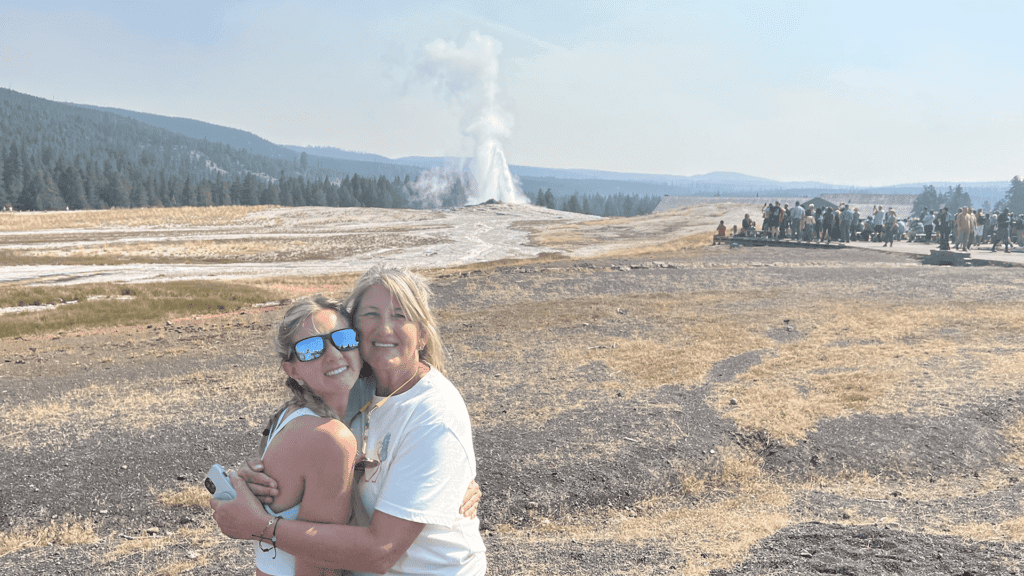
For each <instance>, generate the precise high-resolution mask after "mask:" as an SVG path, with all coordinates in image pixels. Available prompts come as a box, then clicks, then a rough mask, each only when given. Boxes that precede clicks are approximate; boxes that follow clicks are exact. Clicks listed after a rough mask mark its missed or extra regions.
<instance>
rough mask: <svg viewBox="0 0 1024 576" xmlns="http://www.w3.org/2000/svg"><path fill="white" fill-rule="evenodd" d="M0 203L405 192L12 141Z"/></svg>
mask: <svg viewBox="0 0 1024 576" xmlns="http://www.w3.org/2000/svg"><path fill="white" fill-rule="evenodd" d="M2 168H3V173H2V186H0V206H4V207H6V208H8V209H10V208H13V209H15V210H64V209H71V210H88V209H102V208H143V207H154V206H161V207H171V206H227V205H235V204H238V205H248V206H255V205H258V204H276V205H281V206H340V207H345V206H371V207H377V208H405V207H407V206H408V197H407V196H406V195H405V194H404V193H403V192H402V190H403V182H402V181H401V180H399V179H398V177H397V176H396V177H395V179H394V180H393V181H389V180H388V179H387V178H385V177H384V176H379V177H377V178H373V177H361V176H359V175H358V174H354V175H352V176H347V175H346V176H345V177H344V178H342V179H341V181H340V182H332V181H331V180H330V179H329V178H328V177H326V176H325V177H324V179H323V180H312V179H308V178H304V177H302V176H292V177H289V176H287V175H286V174H285V172H284V170H282V171H281V172H280V173H279V174H278V177H277V178H276V179H267V178H265V177H261V176H257V175H256V174H253V173H251V172H249V173H246V174H244V175H243V174H235V175H234V176H233V177H231V178H228V177H226V176H225V175H224V174H223V173H221V172H217V173H216V176H214V177H213V178H212V179H211V178H194V177H193V176H192V175H191V174H189V173H186V174H185V175H184V177H182V176H181V175H180V174H173V173H172V174H168V173H167V171H166V170H164V169H158V170H152V171H150V170H140V169H138V167H137V166H136V165H135V164H133V163H130V162H127V161H124V162H121V163H115V162H113V161H111V160H110V159H104V160H103V163H102V165H101V164H100V162H99V160H97V159H95V158H89V157H88V156H86V155H84V154H80V155H78V156H76V157H75V158H74V159H73V160H71V161H68V160H67V159H65V158H64V157H63V156H56V154H55V153H52V152H51V153H44V154H43V155H42V157H40V158H35V157H33V156H28V157H25V156H24V155H23V154H22V153H21V151H20V150H19V148H18V146H17V144H14V143H12V144H11V145H10V146H9V147H8V149H7V152H6V154H4V157H3V164H2Z"/></svg>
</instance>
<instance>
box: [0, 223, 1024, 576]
mask: <svg viewBox="0 0 1024 576" xmlns="http://www.w3.org/2000/svg"><path fill="white" fill-rule="evenodd" d="M736 209H737V207H730V206H721V207H714V208H709V209H707V210H705V211H704V212H701V213H699V214H695V213H693V212H690V213H686V214H688V215H686V214H683V215H681V214H680V213H669V214H666V215H663V216H661V217H659V215H653V216H647V217H643V218H638V219H612V220H596V221H592V222H568V223H566V222H558V221H555V220H551V221H530V222H527V223H525V224H522V225H521V226H522V229H523V230H527V231H528V232H529V233H530V234H531V236H530V238H531V241H532V242H533V243H534V245H535V246H534V247H535V248H537V249H538V250H539V251H542V252H545V255H544V256H543V257H541V258H537V259H533V260H523V261H514V262H513V261H503V262H495V263H476V264H473V265H468V266H458V267H440V268H424V269H423V272H424V274H426V275H427V276H428V277H430V278H432V283H433V287H434V290H435V302H434V306H435V308H436V309H437V311H438V316H439V319H440V322H441V324H442V325H441V333H442V334H443V336H444V338H445V343H446V346H447V348H448V352H449V363H450V369H449V372H450V373H449V376H450V378H451V380H452V381H453V382H454V383H455V384H456V386H457V387H458V388H459V389H460V390H461V392H462V394H463V396H464V397H465V399H466V403H467V405H468V407H469V410H470V415H471V417H472V419H473V426H474V442H475V447H476V453H477V460H478V470H479V475H478V480H479V482H480V484H481V486H482V488H483V491H484V499H483V502H482V504H481V508H480V516H481V519H482V527H483V529H484V535H485V542H486V543H487V545H488V561H489V565H490V569H489V573H491V574H502V575H504V574H509V575H512V574H538V575H546V574H551V575H568V574H572V575H589V574H598V573H600V574H627V575H639V574H682V575H701V576H704V575H715V576H726V575H728V576H739V575H743V574H762V575H763V574H778V575H782V574H857V575H862V574H863V575H874V574H921V575H958V576H959V575H964V574H1021V573H1022V571H1024V508H1022V503H1024V496H1022V494H1021V489H1022V486H1024V482H1022V481H1021V479H1022V478H1024V378H1022V376H1024V335H1022V332H1021V329H1020V327H1021V326H1024V306H1022V304H1024V276H1022V275H1021V269H1020V268H1019V267H995V266H985V267H966V268H951V267H938V266H923V265H921V264H920V263H919V262H918V261H917V260H915V259H913V258H912V257H909V256H906V255H899V254H889V253H883V252H875V251H864V250H813V249H787V248H773V247H761V248H737V249H731V248H729V247H728V246H723V245H719V246H710V245H709V244H710V233H707V232H705V233H701V234H694V233H693V232H692V224H689V225H688V224H687V223H688V222H691V223H692V221H693V220H696V219H701V222H704V221H706V220H713V221H714V223H716V224H717V219H720V218H721V216H719V214H725V213H726V212H728V211H730V210H736ZM739 209H740V210H742V207H740V208H739ZM197 217H198V216H197ZM210 217H211V218H212V216H210ZM223 217H224V218H234V217H239V218H244V217H250V216H247V215H246V214H242V215H239V216H230V215H224V216H223ZM139 219H140V220H139V221H140V225H144V224H142V222H143V221H144V216H139ZM76 226H80V227H81V228H82V229H87V228H88V226H87V225H86V224H80V225H76ZM118 226H120V225H118ZM161 226H163V225H161ZM687 226H691V227H690V228H688V227H687ZM701 226H703V223H702V224H701ZM100 228H102V226H100ZM165 228H166V226H165ZM368 233H369V234H372V233H373V232H372V231H371V232H368ZM252 241H253V242H258V241H259V239H258V238H254V239H252ZM574 246H575V247H579V248H581V249H582V248H585V249H586V253H585V254H576V253H575V252H574V251H571V250H570V249H571V248H572V247H574ZM602 248H603V249H602ZM559 250H570V251H568V252H563V253H562V254H561V255H559V254H557V252H558V251H559ZM574 254H575V255H574ZM147 257H149V256H141V255H133V256H131V259H135V258H137V259H139V260H140V261H141V260H144V259H145V258H147ZM368 264H369V261H368V262H367V265H368ZM355 278H356V274H353V273H345V274H330V275H321V276H301V277H287V276H278V277H273V278H262V279H253V280H250V281H244V282H243V281H240V280H237V279H235V280H233V281H232V282H234V283H241V284H243V285H244V286H245V287H246V289H247V290H249V291H251V292H246V294H247V296H245V298H244V300H245V302H244V305H242V304H243V303H240V304H239V306H238V307H236V308H232V307H231V306H226V305H225V304H223V303H222V304H218V305H217V306H222V309H217V307H216V306H214V307H213V309H212V310H210V309H203V310H196V311H195V312H193V313H189V312H187V311H185V312H180V311H179V312H175V311H174V310H187V309H184V308H182V309H169V310H168V311H166V312H164V316H161V317H159V318H158V319H153V318H151V317H146V319H145V320H143V321H140V322H131V321H130V319H131V317H129V318H127V319H125V318H122V319H121V321H119V322H113V321H102V322H98V323H96V324H95V325H90V324H89V321H88V320H85V319H83V320H81V321H80V324H82V325H83V326H88V327H82V328H74V327H71V328H64V329H59V328H40V329H38V330H32V329H30V328H29V327H28V326H29V325H30V324H31V323H32V322H31V321H25V322H23V323H24V324H25V326H26V328H25V329H24V331H23V332H22V333H20V334H19V335H13V336H10V337H6V338H3V339H2V342H3V360H4V362H3V364H2V365H0V409H2V411H3V414H4V418H3V420H0V464H2V469H3V470H4V472H3V476H2V478H3V485H4V486H7V487H8V488H7V489H6V490H3V491H0V529H2V533H0V573H2V574H17V575H22V574H24V575H27V574H40V573H47V574H64V573H67V574H71V573H75V574H81V573H89V574H111V575H117V576H121V575H135V574H165V575H177V574H182V575H206V574H250V573H252V557H251V548H249V547H248V546H247V545H246V544H245V543H239V542H236V541H231V540H229V539H227V538H225V537H223V536H221V535H220V534H219V532H217V530H216V526H215V524H214V523H213V522H212V519H211V515H210V510H209V508H208V506H207V503H206V496H205V493H204V490H203V489H202V488H201V484H200V482H201V481H202V479H203V476H204V474H205V471H206V469H207V468H208V467H209V465H210V464H211V463H213V462H221V463H223V464H225V465H235V464H237V463H239V462H240V461H241V460H242V459H243V458H245V457H247V456H249V455H251V453H252V451H253V448H254V446H255V444H256V442H257V440H258V434H259V431H260V430H261V429H262V427H263V424H264V422H263V421H264V419H265V418H266V416H267V415H268V414H269V411H270V410H271V409H272V408H273V407H274V406H276V404H277V403H279V402H280V401H281V400H282V399H283V398H284V394H283V387H282V385H281V383H280V379H279V377H278V372H279V368H278V366H277V365H276V363H275V362H274V361H273V360H272V358H271V349H270V332H271V330H272V327H273V324H274V322H276V321H277V320H278V319H279V318H280V317H281V315H282V314H283V311H284V307H283V306H280V305H273V304H271V303H268V302H263V303H262V305H259V306H253V305H252V304H258V303H260V302H261V301H262V300H263V299H267V300H270V301H271V302H273V301H276V300H277V299H288V298H295V297H298V296H302V295H304V294H310V293H315V292H327V293H330V294H344V293H345V292H346V291H347V290H348V289H349V287H350V286H351V285H352V283H353V282H354V280H355ZM17 288H18V289H19V290H29V291H31V290H32V288H31V287H27V286H18V287H17ZM90 289H92V290H94V291H96V292H97V293H99V292H103V291H104V290H107V291H111V290H114V289H111V288H109V287H92V288H90ZM206 289H207V288H202V290H206ZM5 290H6V291H7V292H5ZM13 290H14V287H12V286H7V287H4V286H2V285H0V306H2V305H4V301H3V299H4V298H7V297H8V296H6V295H7V294H13V292H12V291H13ZM39 290H42V288H40V289H39ZM210 290H212V288H210ZM136 292H137V293H138V294H143V295H144V296H143V298H144V299H160V298H161V296H160V295H161V294H163V293H162V292H159V291H152V292H145V291H144V290H143V289H142V287H137V288H136ZM238 292H239V294H242V291H241V289H239V290H238ZM19 294H21V293H19ZM21 297H22V298H24V296H21ZM44 299H45V298H44ZM222 301H223V300H219V301H218V302H222ZM101 302H103V303H104V304H103V305H105V306H108V307H110V309H112V310H116V308H115V307H116V306H118V305H119V304H118V301H117V300H115V299H108V300H103V301H101ZM53 313H54V312H53V311H52V310H41V311H37V312H29V313H25V314H21V315H19V316H25V315H26V314H27V315H28V317H29V318H32V317H33V316H31V315H38V316H35V318H37V320H36V323H37V324H39V325H41V326H42V325H43V324H45V323H44V322H43V320H41V319H39V318H41V317H42V315H46V314H53ZM136 313H137V312H133V313H132V314H136ZM138 313H140V314H141V312H138ZM97 314H98V313H97ZM129 316H130V315H129ZM10 318H13V316H4V317H3V321H5V322H6V321H8V320H9V319H10Z"/></svg>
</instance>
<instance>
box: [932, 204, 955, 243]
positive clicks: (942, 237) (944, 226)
mask: <svg viewBox="0 0 1024 576" xmlns="http://www.w3.org/2000/svg"><path fill="white" fill-rule="evenodd" d="M952 225H953V222H952V219H951V218H950V215H949V209H948V208H946V207H945V206H943V207H942V209H941V210H939V213H938V214H937V215H936V216H935V229H936V231H937V232H938V233H939V250H949V232H950V228H952Z"/></svg>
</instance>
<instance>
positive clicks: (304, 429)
mask: <svg viewBox="0 0 1024 576" xmlns="http://www.w3.org/2000/svg"><path fill="white" fill-rule="evenodd" d="M358 346H359V342H358V340H357V339H356V332H355V330H353V329H352V327H351V325H350V322H349V319H348V314H347V313H346V312H345V308H344V306H343V305H342V304H341V303H340V302H337V301H333V300H329V299H327V298H324V297H322V296H318V297H315V298H313V299H312V300H305V301H301V302H299V303H297V304H295V305H294V306H292V307H291V308H290V309H289V310H288V312H286V313H285V316H284V319H283V320H282V321H281V323H280V324H279V325H278V330H277V335H276V337H275V339H274V347H275V349H276V352H277V354H278V356H279V357H280V358H281V369H282V370H283V371H284V373H285V374H286V376H287V378H286V380H285V385H286V386H287V388H288V389H289V391H290V392H291V393H292V397H291V399H289V400H288V401H287V402H285V404H284V405H283V406H281V408H279V409H278V410H277V411H276V413H275V414H274V415H273V416H272V417H271V419H270V424H269V425H268V428H267V431H266V432H265V433H266V436H265V437H264V442H263V445H262V446H261V452H262V458H263V464H264V465H265V467H266V471H267V473H268V474H272V475H273V476H274V478H276V479H277V482H278V490H279V494H278V497H277V498H276V499H274V501H273V503H272V504H270V505H265V506H264V509H265V511H266V513H267V514H268V521H267V522H266V523H265V526H264V527H263V529H262V531H256V532H255V533H254V534H253V538H255V539H256V542H254V549H255V555H256V574H258V575H260V576H263V575H268V576H293V575H295V574H317V573H325V572H326V571H320V570H319V568H318V567H316V566H314V565H312V564H311V563H310V562H309V561H307V560H306V559H303V558H301V557H300V558H296V557H294V556H292V555H291V554H288V553H287V552H285V551H283V550H279V549H278V548H277V547H276V546H275V545H274V544H275V542H274V537H275V534H274V532H275V529H276V525H277V523H278V522H280V521H281V520H282V519H289V520H296V519H297V520H305V521H309V522H341V523H348V522H350V521H353V517H352V516H353V514H352V512H351V510H352V508H359V507H360V506H359V505H358V502H357V503H356V504H357V506H354V507H351V508H350V495H351V492H352V482H353V474H352V470H353V466H354V464H355V460H356V451H357V442H356V438H355V437H354V436H353V434H352V432H351V431H350V430H349V428H348V427H347V426H345V424H343V423H342V421H341V418H340V416H339V415H342V414H345V413H346V412H347V411H348V403H349V397H350V394H351V392H352V390H353V387H354V386H355V384H356V382H357V380H358V379H359V373H360V371H361V369H362V366H363V363H362V360H361V359H360V357H359V351H358ZM363 517H364V518H365V512H364V513H363ZM363 523H364V524H366V523H367V522H366V521H365V520H364V521H363ZM338 572H341V571H338Z"/></svg>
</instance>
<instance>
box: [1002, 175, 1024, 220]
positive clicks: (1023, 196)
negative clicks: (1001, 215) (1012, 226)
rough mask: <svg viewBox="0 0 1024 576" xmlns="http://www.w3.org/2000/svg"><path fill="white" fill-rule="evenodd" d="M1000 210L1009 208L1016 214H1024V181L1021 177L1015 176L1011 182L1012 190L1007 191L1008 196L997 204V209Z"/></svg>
mask: <svg viewBox="0 0 1024 576" xmlns="http://www.w3.org/2000/svg"><path fill="white" fill-rule="evenodd" d="M1000 208H1009V209H1010V212H1013V213H1014V214H1022V213H1024V181H1022V180H1021V179H1020V176H1014V177H1013V179H1011V180H1010V189H1009V190H1007V191H1006V196H1005V197H1004V199H1003V200H1000V201H999V203H997V204H996V209H997V210H998V209H1000Z"/></svg>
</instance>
